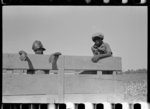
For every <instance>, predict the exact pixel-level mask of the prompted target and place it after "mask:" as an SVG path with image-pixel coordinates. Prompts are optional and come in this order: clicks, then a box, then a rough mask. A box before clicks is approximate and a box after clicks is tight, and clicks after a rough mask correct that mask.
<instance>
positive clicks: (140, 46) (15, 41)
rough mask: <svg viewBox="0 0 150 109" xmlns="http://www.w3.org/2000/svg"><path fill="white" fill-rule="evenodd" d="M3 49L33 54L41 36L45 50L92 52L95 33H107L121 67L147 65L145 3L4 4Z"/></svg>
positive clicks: (105, 34)
mask: <svg viewBox="0 0 150 109" xmlns="http://www.w3.org/2000/svg"><path fill="white" fill-rule="evenodd" d="M2 15H3V16H2V18H3V19H2V23H3V24H2V25H3V28H2V31H3V34H2V35H3V36H2V39H3V41H2V45H3V46H2V47H3V53H18V51H20V50H24V51H26V52H27V53H28V54H34V52H33V51H32V44H33V42H34V41H35V40H40V41H41V42H42V44H43V46H44V47H45V48H46V51H45V52H44V54H51V53H54V52H61V53H62V54H63V55H73V56H93V53H92V51H91V46H92V45H93V44H94V43H93V41H92V39H91V38H92V35H93V34H95V33H102V34H104V42H106V43H108V44H109V45H110V47H111V50H112V52H113V56H117V57H121V58H122V70H123V71H125V70H128V69H141V68H147V59H148V58H147V50H148V47H147V45H148V40H147V37H148V36H147V30H148V29H147V25H148V22H147V18H148V17H147V7H146V6H3V8H2Z"/></svg>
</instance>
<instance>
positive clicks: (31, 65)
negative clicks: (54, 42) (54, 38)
mask: <svg viewBox="0 0 150 109" xmlns="http://www.w3.org/2000/svg"><path fill="white" fill-rule="evenodd" d="M49 57H50V56H49V55H33V54H28V59H29V60H28V61H21V60H20V59H19V54H3V69H52V64H51V63H49Z"/></svg>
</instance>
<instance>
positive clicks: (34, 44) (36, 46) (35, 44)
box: [32, 40, 46, 51]
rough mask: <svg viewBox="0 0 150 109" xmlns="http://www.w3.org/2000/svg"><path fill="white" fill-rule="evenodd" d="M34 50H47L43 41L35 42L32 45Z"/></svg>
mask: <svg viewBox="0 0 150 109" xmlns="http://www.w3.org/2000/svg"><path fill="white" fill-rule="evenodd" d="M32 49H33V50H34V51H35V50H37V49H43V50H46V49H45V48H44V47H43V44H42V43H41V41H38V40H36V41H34V42H33V45H32Z"/></svg>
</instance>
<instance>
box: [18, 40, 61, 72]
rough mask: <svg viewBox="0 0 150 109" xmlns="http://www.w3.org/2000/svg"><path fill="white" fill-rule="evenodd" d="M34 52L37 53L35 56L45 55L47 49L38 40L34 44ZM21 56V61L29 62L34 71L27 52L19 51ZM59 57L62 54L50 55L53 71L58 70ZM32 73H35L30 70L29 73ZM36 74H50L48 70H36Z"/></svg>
mask: <svg viewBox="0 0 150 109" xmlns="http://www.w3.org/2000/svg"><path fill="white" fill-rule="evenodd" d="M32 50H33V51H34V52H35V54H38V55H43V52H44V51H45V50H46V49H45V48H44V47H43V45H42V43H41V41H38V40H36V41H34V42H33V45H32ZM19 55H20V57H19V58H20V60H21V61H27V62H28V64H29V66H30V67H31V69H33V67H32V63H31V61H30V59H29V58H28V55H27V53H26V52H25V51H23V50H21V51H19ZM59 55H61V53H60V52H56V53H53V54H51V55H50V58H49V62H50V63H52V69H53V70H57V65H56V61H57V59H58V57H59ZM30 72H32V73H33V72H34V71H33V70H29V71H28V73H30ZM34 73H49V72H47V71H46V70H36V71H35V72H34Z"/></svg>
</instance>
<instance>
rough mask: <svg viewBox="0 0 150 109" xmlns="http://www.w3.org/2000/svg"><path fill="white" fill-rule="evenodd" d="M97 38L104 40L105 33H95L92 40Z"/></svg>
mask: <svg viewBox="0 0 150 109" xmlns="http://www.w3.org/2000/svg"><path fill="white" fill-rule="evenodd" d="M96 39H101V40H103V39H104V35H103V34H102V33H96V34H93V36H92V40H93V41H94V42H95V40H96Z"/></svg>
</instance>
